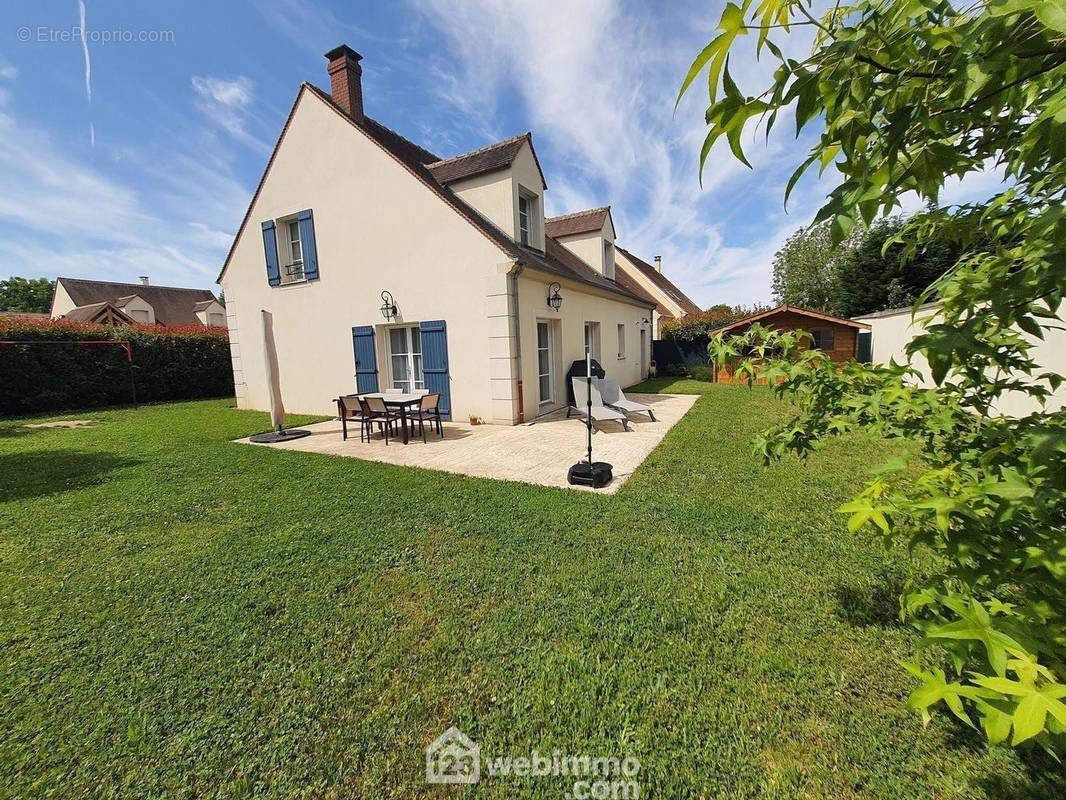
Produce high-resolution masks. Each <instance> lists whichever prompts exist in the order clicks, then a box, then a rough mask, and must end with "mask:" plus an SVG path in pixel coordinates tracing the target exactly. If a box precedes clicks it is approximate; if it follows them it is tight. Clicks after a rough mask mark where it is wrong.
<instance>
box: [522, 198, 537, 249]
mask: <svg viewBox="0 0 1066 800" xmlns="http://www.w3.org/2000/svg"><path fill="white" fill-rule="evenodd" d="M537 200H538V198H537V195H536V194H534V193H533V192H528V191H526V190H525V189H523V188H522V187H519V188H518V243H519V244H521V245H524V246H525V247H532V248H536V246H537V245H536V242H537ZM523 201H524V202H525V205H526V211H525V213H524V214H523V213H522V203H523ZM523 218H525V227H524V228H523V227H522V220H523ZM523 237H524V238H523Z"/></svg>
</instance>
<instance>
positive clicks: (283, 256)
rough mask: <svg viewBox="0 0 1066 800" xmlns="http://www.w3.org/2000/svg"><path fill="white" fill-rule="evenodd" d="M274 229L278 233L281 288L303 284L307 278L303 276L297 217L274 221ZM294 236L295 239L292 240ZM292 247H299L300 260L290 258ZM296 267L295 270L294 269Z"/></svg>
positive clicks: (300, 240)
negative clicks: (293, 284)
mask: <svg viewBox="0 0 1066 800" xmlns="http://www.w3.org/2000/svg"><path fill="white" fill-rule="evenodd" d="M275 228H276V229H277V230H278V231H280V234H281V235H279V236H278V237H277V244H278V271H279V272H280V273H281V276H280V277H281V284H282V285H283V286H285V285H288V284H292V283H304V282H306V281H307V277H306V275H305V274H304V270H303V267H304V243H303V237H302V236H301V235H300V220H299V219H298V218H297V217H283V218H282V219H279V220H276V221H275ZM293 234H295V238H293ZM294 245H299V248H300V258H299V259H294V258H293V257H292V250H293V246H294ZM296 267H298V268H299V269H298V270H296V269H294V268H296Z"/></svg>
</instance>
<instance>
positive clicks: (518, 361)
mask: <svg viewBox="0 0 1066 800" xmlns="http://www.w3.org/2000/svg"><path fill="white" fill-rule="evenodd" d="M525 268H526V267H525V264H523V263H522V262H521V261H519V260H518V259H517V258H516V259H515V260H514V264H513V265H512V267H511V269H509V270H508V271H507V274H508V275H509V276H510V277H511V298H512V300H511V302H513V303H514V346H515V370H516V371H517V372H518V383H517V389H518V424H519V425H521V424H522V423H524V422H525V421H526V412H525V398H524V397H523V396H522V325H521V321H520V319H519V316H518V276H519V275H521V274H522V270H524V269H525Z"/></svg>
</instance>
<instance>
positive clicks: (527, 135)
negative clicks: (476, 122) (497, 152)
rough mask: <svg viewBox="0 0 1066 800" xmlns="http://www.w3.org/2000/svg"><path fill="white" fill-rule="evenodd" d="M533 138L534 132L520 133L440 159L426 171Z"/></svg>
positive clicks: (427, 166) (430, 164)
mask: <svg viewBox="0 0 1066 800" xmlns="http://www.w3.org/2000/svg"><path fill="white" fill-rule="evenodd" d="M397 135H399V134H397ZM532 136H533V132H532V131H526V132H525V133H520V134H518V135H517V136H512V137H511V138H510V139H501V140H500V141H498V142H493V143H492V144H487V145H485V146H484V147H479V148H478V149H477V150H470V151H469V152H466V153H460V154H459V155H457V156H449V157H448V158H441V159H438V160H436V161H433V162H431V163H429V164H426V169H433V168H434V167H439V166H441V165H442V164H447V163H449V162H452V161H458V160H459V159H460V158H467V157H469V156H476V155H477V154H478V153H484V152H486V151H488V150H494V149H495V148H497V147H503V146H504V145H506V144H514V143H515V142H517V141H519V140H520V139H528V138H531V137H532ZM415 146H416V147H417V146H418V145H415ZM426 152H427V153H428V152H429V151H428V150H427V151H426Z"/></svg>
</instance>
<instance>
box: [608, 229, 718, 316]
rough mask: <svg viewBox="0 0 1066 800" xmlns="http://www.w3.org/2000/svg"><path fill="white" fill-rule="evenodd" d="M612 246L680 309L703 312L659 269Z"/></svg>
mask: <svg viewBox="0 0 1066 800" xmlns="http://www.w3.org/2000/svg"><path fill="white" fill-rule="evenodd" d="M614 248H615V250H618V251H619V252H621V253H622V255H624V256H625V257H626V258H628V259H629V261H630V262H631V263H632V264H633V266H635V267H636V268H637V269H638V270H640V271H641V273H643V274H644V275H645V276H646V277H647V278H648V280H650V281H651V282H652V283H654V284H655V285H656V286H657V287H658V288H659V289H661V290H662V291H663V293H664V294H665V295H666V296H667V297H669V298H670V299H671V300H673V301H674V302H675V303H677V304H678V305H679V306H681V310H682V311H683V312H684V313H685V314H686V315H687V314H702V313H703V309H702V308H700V307H699V306H698V305H696V304H695V303H694V302H692V300H690V299H689V297H688V295H686V294H685V293H684V292H682V291H681V290H680V289H678V288H677V286H675V285H674V283H673V282H672V281H671V280H670V279H669V278H667V277H666V276H665V275H663V274H662V273H661V272H659V270H657V269H655V267H653V266H652V265H651V264H649V263H648V262H647V261H642V260H641V259H639V258H637V257H636V256H635V255H633V254H632V253H631V252H629V251H628V250H626V249H624V248H622V247H619V246H618V245H617V244H615V246H614Z"/></svg>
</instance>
